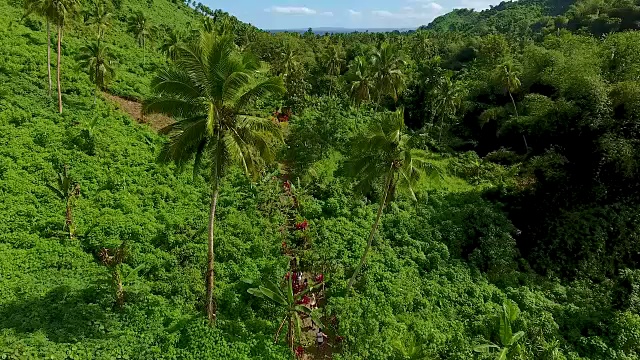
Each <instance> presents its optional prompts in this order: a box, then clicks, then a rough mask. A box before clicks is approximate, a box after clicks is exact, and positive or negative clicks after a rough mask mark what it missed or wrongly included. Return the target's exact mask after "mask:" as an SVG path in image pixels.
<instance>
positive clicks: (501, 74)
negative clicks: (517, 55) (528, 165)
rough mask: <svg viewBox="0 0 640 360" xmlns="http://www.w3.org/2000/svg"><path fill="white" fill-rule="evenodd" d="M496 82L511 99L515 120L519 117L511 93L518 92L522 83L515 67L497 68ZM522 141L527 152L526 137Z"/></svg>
mask: <svg viewBox="0 0 640 360" xmlns="http://www.w3.org/2000/svg"><path fill="white" fill-rule="evenodd" d="M497 73H498V80H499V81H500V83H501V84H502V86H504V89H505V91H506V92H507V93H508V94H509V98H510V99H511V104H513V111H514V112H515V114H516V119H517V118H519V117H520V116H519V115H518V106H517V105H516V101H515V99H514V98H513V93H514V92H516V91H518V90H520V86H522V82H520V79H519V77H518V76H519V73H518V71H517V70H516V69H515V66H514V65H513V63H511V62H506V63H504V64H502V65H499V66H498V68H497ZM522 139H523V141H524V147H525V151H529V145H528V144H527V137H526V136H525V135H524V134H522Z"/></svg>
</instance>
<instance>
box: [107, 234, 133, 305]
mask: <svg viewBox="0 0 640 360" xmlns="http://www.w3.org/2000/svg"><path fill="white" fill-rule="evenodd" d="M126 257H127V248H126V244H125V242H123V243H122V244H120V246H118V247H116V248H112V249H109V248H103V249H102V250H100V253H98V258H99V259H100V261H101V262H102V264H103V265H105V266H107V267H108V268H109V269H110V271H111V279H112V281H113V287H114V289H115V295H116V305H118V307H122V306H124V302H125V291H124V284H126V283H128V282H129V280H130V279H132V278H133V277H134V276H135V275H136V274H137V273H138V272H140V270H142V268H144V264H142V265H140V266H138V267H136V268H135V269H132V270H131V271H129V273H128V274H127V275H126V276H123V275H122V264H123V263H124V261H125V259H126Z"/></svg>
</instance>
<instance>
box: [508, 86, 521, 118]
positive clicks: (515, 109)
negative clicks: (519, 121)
mask: <svg viewBox="0 0 640 360" xmlns="http://www.w3.org/2000/svg"><path fill="white" fill-rule="evenodd" d="M509 97H510V98H511V103H512V104H513V110H514V111H515V112H516V117H519V116H518V107H517V106H516V101H515V100H514V99H513V95H512V94H511V91H509Z"/></svg>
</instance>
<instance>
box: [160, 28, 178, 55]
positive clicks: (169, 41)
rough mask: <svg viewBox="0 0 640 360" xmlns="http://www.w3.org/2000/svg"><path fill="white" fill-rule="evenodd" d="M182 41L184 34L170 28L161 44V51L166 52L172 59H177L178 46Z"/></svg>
mask: <svg viewBox="0 0 640 360" xmlns="http://www.w3.org/2000/svg"><path fill="white" fill-rule="evenodd" d="M181 42H182V35H181V34H180V33H179V32H178V31H175V30H173V29H172V30H170V31H169V32H168V34H167V36H166V37H165V38H164V41H163V42H162V45H160V51H162V52H163V53H165V54H166V55H167V57H168V58H169V59H171V60H175V58H176V53H177V51H178V47H180V43H181Z"/></svg>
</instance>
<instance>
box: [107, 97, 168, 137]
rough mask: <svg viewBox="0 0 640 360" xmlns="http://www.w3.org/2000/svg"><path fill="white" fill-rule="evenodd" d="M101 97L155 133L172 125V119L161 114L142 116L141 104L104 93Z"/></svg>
mask: <svg viewBox="0 0 640 360" xmlns="http://www.w3.org/2000/svg"><path fill="white" fill-rule="evenodd" d="M102 96H103V97H104V98H105V99H106V100H108V101H109V102H111V103H113V104H115V105H116V107H118V108H119V109H120V110H122V111H124V112H125V113H127V114H129V116H131V117H132V118H134V119H136V121H138V122H139V123H142V124H148V125H149V126H151V128H152V129H153V130H155V131H160V130H162V129H163V128H165V127H166V126H168V125H171V124H173V123H174V121H173V119H171V118H170V117H168V116H166V115H162V114H149V115H143V114H142V104H141V103H139V102H137V101H133V100H129V99H125V98H123V97H120V96H116V95H112V94H109V93H106V92H103V93H102Z"/></svg>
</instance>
